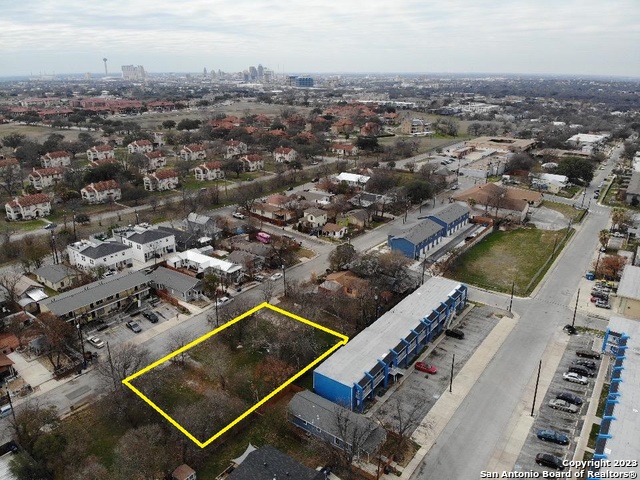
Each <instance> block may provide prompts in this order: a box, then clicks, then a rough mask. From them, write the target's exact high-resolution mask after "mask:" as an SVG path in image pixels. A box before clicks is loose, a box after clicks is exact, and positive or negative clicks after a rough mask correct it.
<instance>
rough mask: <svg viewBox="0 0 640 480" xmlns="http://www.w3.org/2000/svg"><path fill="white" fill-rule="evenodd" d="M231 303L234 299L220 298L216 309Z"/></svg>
mask: <svg viewBox="0 0 640 480" xmlns="http://www.w3.org/2000/svg"><path fill="white" fill-rule="evenodd" d="M231 302H232V299H231V298H229V297H220V298H219V299H218V300H216V307H221V306H223V305H226V304H227V303H231Z"/></svg>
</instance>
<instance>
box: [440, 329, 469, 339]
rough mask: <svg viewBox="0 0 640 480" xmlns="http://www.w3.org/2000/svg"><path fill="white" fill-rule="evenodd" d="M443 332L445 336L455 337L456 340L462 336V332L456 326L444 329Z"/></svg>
mask: <svg viewBox="0 0 640 480" xmlns="http://www.w3.org/2000/svg"><path fill="white" fill-rule="evenodd" d="M444 334H445V335H446V336H447V337H453V338H457V339H458V340H462V339H463V338H464V332H463V331H462V330H458V329H457V328H448V329H446V330H445V331H444Z"/></svg>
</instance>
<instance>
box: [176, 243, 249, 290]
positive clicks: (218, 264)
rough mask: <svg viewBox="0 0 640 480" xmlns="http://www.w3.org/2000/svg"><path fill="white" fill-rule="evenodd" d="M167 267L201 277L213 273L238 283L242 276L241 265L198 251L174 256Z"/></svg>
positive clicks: (188, 251) (189, 251)
mask: <svg viewBox="0 0 640 480" xmlns="http://www.w3.org/2000/svg"><path fill="white" fill-rule="evenodd" d="M167 265H168V266H169V267H172V268H186V269H188V270H191V271H193V272H195V273H196V274H197V275H198V276H200V277H202V276H204V275H205V274H206V273H208V272H213V273H215V274H216V275H218V276H219V277H221V278H223V279H225V280H226V281H228V282H237V281H238V280H239V279H240V278H241V276H242V267H241V266H240V265H236V264H234V263H231V262H227V261H225V260H220V259H219V258H214V257H210V256H209V255H205V254H203V253H201V252H200V251H198V250H196V249H193V250H187V251H186V252H178V253H176V254H175V255H172V256H171V257H169V258H168V259H167Z"/></svg>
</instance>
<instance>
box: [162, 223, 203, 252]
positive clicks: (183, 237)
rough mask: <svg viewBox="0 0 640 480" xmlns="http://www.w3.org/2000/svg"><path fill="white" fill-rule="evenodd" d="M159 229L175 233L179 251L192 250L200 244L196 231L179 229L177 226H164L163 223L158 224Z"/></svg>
mask: <svg viewBox="0 0 640 480" xmlns="http://www.w3.org/2000/svg"><path fill="white" fill-rule="evenodd" d="M158 230H162V231H163V232H169V233H171V234H173V237H174V238H175V239H176V251H177V252H184V251H185V250H190V249H192V248H196V247H198V246H200V242H198V235H196V234H195V233H192V232H187V231H185V230H178V229H177V228H171V227H163V226H162V225H158Z"/></svg>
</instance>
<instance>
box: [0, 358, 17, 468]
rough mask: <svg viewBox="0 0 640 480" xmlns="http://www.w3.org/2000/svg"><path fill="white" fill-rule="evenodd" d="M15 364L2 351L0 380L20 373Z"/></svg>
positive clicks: (3, 380) (2, 380)
mask: <svg viewBox="0 0 640 480" xmlns="http://www.w3.org/2000/svg"><path fill="white" fill-rule="evenodd" d="M13 365H14V362H13V360H11V359H10V358H9V357H8V356H7V355H6V353H4V352H3V353H0V382H3V383H4V382H5V381H6V380H7V379H8V378H12V377H13V378H15V377H16V376H17V375H18V372H17V370H16V369H15V368H14V367H13ZM14 478H15V477H14Z"/></svg>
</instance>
